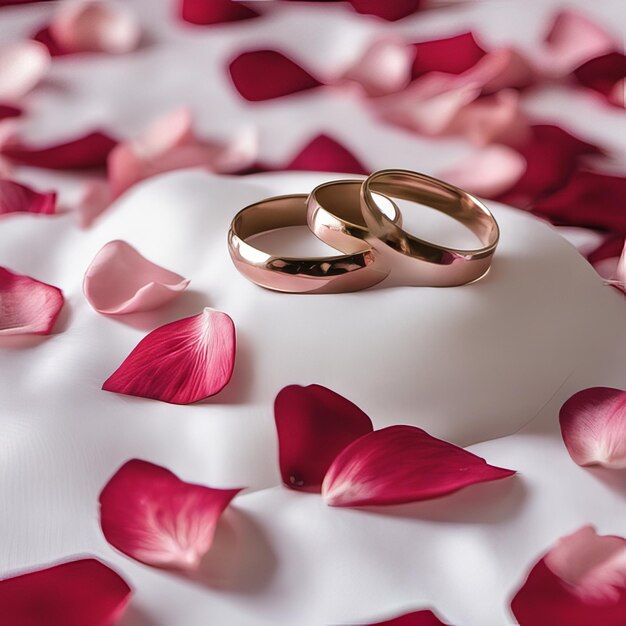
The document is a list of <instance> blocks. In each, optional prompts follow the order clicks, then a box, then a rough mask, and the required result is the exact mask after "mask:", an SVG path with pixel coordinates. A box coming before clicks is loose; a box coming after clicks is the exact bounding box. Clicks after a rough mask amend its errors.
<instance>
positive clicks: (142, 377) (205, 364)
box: [102, 308, 235, 404]
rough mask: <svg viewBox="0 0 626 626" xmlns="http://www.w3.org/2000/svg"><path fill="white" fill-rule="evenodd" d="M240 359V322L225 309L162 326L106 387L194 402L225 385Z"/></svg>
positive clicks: (136, 351)
mask: <svg viewBox="0 0 626 626" xmlns="http://www.w3.org/2000/svg"><path fill="white" fill-rule="evenodd" d="M234 365H235V326H234V324H233V321H232V320H231V319H230V317H228V315H226V313H222V312H221V311H215V310H214V309H209V308H205V309H204V311H203V312H202V313H199V314H198V315H193V316H192V317H186V318H183V319H180V320H177V321H175V322H171V323H170V324H165V325H164V326H160V327H159V328H157V329H156V330H153V331H152V332H151V333H149V334H148V335H146V336H145V337H144V338H143V339H142V340H141V341H140V342H139V343H138V344H137V346H135V348H134V349H133V351H132V352H131V353H130V354H129V355H128V356H127V357H126V359H125V360H124V362H123V363H122V364H121V365H120V366H119V368H118V369H117V370H116V371H115V372H114V373H113V374H111V376H110V377H109V378H108V379H107V380H106V381H105V383H104V384H103V385H102V389H104V390H105V391H113V392H115V393H123V394H126V395H129V396H139V397H142V398H154V399H155V400H162V401H163V402H171V403H173V404H190V403H192V402H196V401H197V400H202V399H203V398H207V397H209V396H212V395H215V394H216V393H218V392H219V391H220V390H221V389H223V388H224V387H225V386H226V384H227V383H228V381H229V380H230V377H231V375H232V373H233V367H234Z"/></svg>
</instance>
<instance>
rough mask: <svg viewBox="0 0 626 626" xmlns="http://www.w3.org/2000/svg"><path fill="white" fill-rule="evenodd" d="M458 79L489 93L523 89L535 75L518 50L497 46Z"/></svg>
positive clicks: (532, 80)
mask: <svg viewBox="0 0 626 626" xmlns="http://www.w3.org/2000/svg"><path fill="white" fill-rule="evenodd" d="M458 80H459V81H464V82H467V83H472V84H475V85H480V86H481V88H482V91H483V93H487V94H489V93H494V92H497V91H500V89H507V88H511V89H523V88H524V87H528V86H529V85H532V84H533V83H534V82H535V81H536V80H537V76H536V73H535V70H534V69H533V67H532V66H531V65H530V63H529V62H528V61H527V60H526V59H525V58H524V57H523V56H522V55H521V54H520V53H519V52H517V51H516V50H513V49H512V48H498V49H496V50H493V51H492V52H489V53H487V54H486V55H485V56H483V57H482V58H481V59H480V60H479V61H478V62H477V63H476V65H474V66H473V67H471V68H470V69H469V70H467V71H466V72H464V73H463V74H461V75H460V76H459V79H458Z"/></svg>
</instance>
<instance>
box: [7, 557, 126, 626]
mask: <svg viewBox="0 0 626 626" xmlns="http://www.w3.org/2000/svg"><path fill="white" fill-rule="evenodd" d="M131 593H132V592H131V588H130V587H129V586H128V585H127V584H126V582H125V581H124V579H123V578H121V577H120V576H119V574H117V573H116V572H114V571H113V570H112V569H111V568H109V567H107V566H106V565H104V563H101V562H100V561H97V560H96V559H80V560H77V561H69V562H67V563H61V564H60V565H54V566H52V567H47V568H45V569H40V570H35V571H31V572H28V573H26V574H20V575H19V576H13V577H12V578H5V579H4V580H2V581H0V607H1V609H0V611H1V612H0V615H1V616H2V617H1V621H2V623H3V624H6V626H112V625H113V624H114V623H115V622H116V621H117V620H118V619H119V618H120V617H121V616H122V613H124V610H125V609H126V605H127V604H128V601H129V600H130V595H131Z"/></svg>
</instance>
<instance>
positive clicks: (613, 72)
mask: <svg viewBox="0 0 626 626" xmlns="http://www.w3.org/2000/svg"><path fill="white" fill-rule="evenodd" d="M574 76H575V77H576V79H577V80H578V82H579V83H580V84H581V85H584V86H585V87H588V88H589V89H593V90H595V91H597V92H599V93H601V94H602V95H603V96H605V97H606V98H607V100H608V101H609V102H611V103H612V104H615V105H616V106H620V107H623V106H624V80H625V79H626V55H624V54H622V53H621V52H611V53H609V54H605V55H603V56H601V57H597V58H595V59H591V60H590V61H587V63H584V64H583V65H581V66H580V67H579V68H577V69H576V71H575V72H574Z"/></svg>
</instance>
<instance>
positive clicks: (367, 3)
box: [349, 0, 423, 22]
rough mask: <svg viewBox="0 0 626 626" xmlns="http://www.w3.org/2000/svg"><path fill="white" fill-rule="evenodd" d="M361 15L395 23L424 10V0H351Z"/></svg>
mask: <svg viewBox="0 0 626 626" xmlns="http://www.w3.org/2000/svg"><path fill="white" fill-rule="evenodd" d="M349 2H350V4H351V5H352V6H353V7H354V9H355V10H356V11H358V12H359V13H364V14H366V15H375V16H376V17H382V18H383V19H384V20H388V21H390V22H395V21H396V20H401V19H402V18H403V17H407V16H408V15H413V13H415V12H417V11H419V10H420V9H421V8H422V4H423V0H349Z"/></svg>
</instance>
